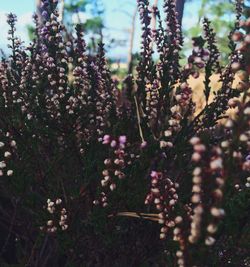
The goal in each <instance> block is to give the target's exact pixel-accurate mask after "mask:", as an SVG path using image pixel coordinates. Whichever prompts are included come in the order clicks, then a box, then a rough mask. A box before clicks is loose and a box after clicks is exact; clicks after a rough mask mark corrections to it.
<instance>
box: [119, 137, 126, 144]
mask: <svg viewBox="0 0 250 267" xmlns="http://www.w3.org/2000/svg"><path fill="white" fill-rule="evenodd" d="M119 142H120V144H125V143H126V142H127V137H126V135H121V136H120V137H119Z"/></svg>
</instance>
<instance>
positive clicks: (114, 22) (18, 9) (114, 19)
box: [0, 0, 201, 57]
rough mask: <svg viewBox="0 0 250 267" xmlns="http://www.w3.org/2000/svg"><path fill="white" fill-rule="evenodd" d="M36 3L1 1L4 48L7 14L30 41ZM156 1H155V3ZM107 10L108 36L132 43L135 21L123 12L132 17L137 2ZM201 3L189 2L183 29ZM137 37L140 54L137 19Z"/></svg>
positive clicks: (121, 1)
mask: <svg viewBox="0 0 250 267" xmlns="http://www.w3.org/2000/svg"><path fill="white" fill-rule="evenodd" d="M35 1H36V0H0V32H1V38H0V48H3V49H5V46H6V42H7V41H6V38H5V37H6V35H7V30H8V28H7V25H6V23H5V15H6V14H7V13H9V12H13V13H15V14H16V15H17V16H18V24H17V32H18V35H19V37H20V38H21V39H22V40H23V41H25V42H28V41H29V39H28V36H27V25H28V24H31V23H32V14H33V12H34V11H35ZM151 2H152V1H151ZM162 2H163V0H159V6H162ZM103 3H104V7H105V17H104V21H105V25H106V27H107V30H106V32H105V34H106V35H109V36H112V37H113V38H115V39H122V40H128V38H129V34H128V29H129V28H130V25H131V22H130V21H131V19H130V18H129V16H128V15H126V14H125V13H124V12H123V11H122V10H126V12H128V13H130V14H132V13H133V11H134V9H135V6H136V0H103ZM200 4H201V1H200V0H193V1H191V2H187V3H186V6H185V12H184V20H183V26H184V28H185V29H188V28H190V27H192V26H193V25H195V24H196V23H197V18H198V15H197V14H198V10H199V7H200ZM135 35H136V38H135V45H134V50H135V51H137V50H138V49H139V45H140V24H139V19H138V17H137V23H136V34H135ZM126 51H127V47H126V46H125V47H117V48H113V49H111V50H110V51H109V54H110V55H111V56H115V57H124V56H126V53H127V52H126Z"/></svg>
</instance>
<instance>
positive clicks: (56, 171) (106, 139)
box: [0, 0, 250, 267]
mask: <svg viewBox="0 0 250 267" xmlns="http://www.w3.org/2000/svg"><path fill="white" fill-rule="evenodd" d="M174 2H175V1H174V0H165V1H164V11H165V16H166V18H165V20H164V22H163V20H162V19H161V16H160V13H159V11H158V10H157V9H156V8H155V9H153V11H150V9H149V3H148V0H138V8H139V13H140V19H141V23H142V50H141V54H140V60H139V63H138V66H137V71H136V74H135V75H134V76H132V75H129V76H128V77H127V78H126V79H125V80H124V81H123V83H122V86H123V89H122V90H121V91H119V90H118V89H117V88H116V87H117V86H118V84H117V81H114V80H113V79H112V77H111V75H110V72H109V70H108V66H107V63H106V59H105V53H104V45H103V44H100V45H99V52H98V54H97V55H88V54H87V53H86V50H85V49H86V45H85V42H84V39H83V32H82V29H81V25H78V26H77V27H76V31H75V38H73V39H71V38H70V39H69V38H68V36H67V35H66V34H65V31H64V26H63V25H61V24H60V23H59V22H58V12H57V10H56V4H57V1H55V0H53V1H52V0H43V1H42V7H41V8H42V17H43V19H42V23H41V24H40V23H39V22H38V19H37V17H36V16H35V17H34V20H35V23H36V31H35V34H36V37H35V39H34V40H33V42H32V43H31V44H30V45H29V46H27V47H24V46H23V44H22V42H21V41H20V40H19V39H18V38H17V37H16V33H15V23H16V17H15V15H13V14H9V15H8V24H9V26H10V30H9V42H10V45H9V48H10V50H11V53H10V55H9V56H3V57H2V60H1V63H0V112H1V113H0V114H1V115H0V153H1V154H0V157H1V159H0V175H1V177H0V192H1V197H0V214H1V216H0V223H1V230H0V231H1V239H0V240H1V243H0V254H1V266H68V267H69V266H119V267H121V266H170V267H171V266H180V267H183V266H200V267H205V266H235V267H236V266H237V267H241V266H249V264H250V259H249V254H248V252H249V247H248V246H249V213H248V210H249V185H250V174H249V172H250V155H249V150H250V149H249V148H250V140H249V138H250V131H249V125H250V103H249V100H248V97H249V90H248V85H249V82H248V80H247V77H245V76H244V77H243V78H244V79H245V80H244V81H243V83H241V86H240V87H238V89H237V88H233V81H234V76H235V72H236V71H237V70H239V69H240V68H241V67H244V58H243V57H242V55H241V53H240V51H239V50H237V46H236V44H235V43H234V41H235V40H234V38H232V37H233V36H235V35H234V34H235V32H237V31H238V30H239V29H240V18H241V12H242V8H241V1H237V2H236V23H235V28H234V29H233V30H232V32H231V33H230V34H229V44H230V49H231V54H230V55H229V64H228V65H227V66H221V64H220V61H219V57H220V53H219V51H218V49H217V46H216V37H215V33H214V31H213V29H212V28H211V26H210V22H209V20H208V19H204V21H203V27H204V36H203V37H198V38H195V39H194V40H193V44H194V48H193V51H192V54H191V56H190V57H189V58H188V59H187V64H186V65H185V66H183V67H182V66H180V65H179V60H180V51H181V47H182V44H183V38H182V34H181V30H180V26H179V25H178V22H177V20H176V13H175V5H174ZM151 12H155V15H156V16H157V18H158V27H157V30H154V31H152V30H151V29H150V18H151V15H152V14H151ZM152 42H154V43H155V47H156V50H157V54H158V55H159V58H158V60H154V59H153V57H152V55H153V50H152V49H153V47H154V46H153V45H152ZM201 71H204V72H205V81H204V94H205V98H206V103H205V105H204V108H203V109H202V110H201V111H200V112H198V113H197V112H196V108H195V103H194V102H193V101H192V88H190V86H189V84H188V80H189V77H190V76H193V77H198V75H199V72H201ZM213 73H219V74H220V80H221V88H220V90H219V91H218V92H217V93H214V94H215V95H213V88H211V85H210V77H211V75H212V74H213ZM229 108H234V109H235V116H234V117H233V118H228V117H227V114H226V111H227V110H228V109H229ZM222 119H223V120H222Z"/></svg>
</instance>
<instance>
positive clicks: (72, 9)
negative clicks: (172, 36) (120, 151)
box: [0, 0, 249, 67]
mask: <svg viewBox="0 0 250 267" xmlns="http://www.w3.org/2000/svg"><path fill="white" fill-rule="evenodd" d="M40 2H41V0H23V1H20V0H9V1H5V0H4V1H3V0H1V1H0V31H1V38H0V48H1V49H2V50H3V51H4V52H7V38H6V37H7V31H8V26H7V24H6V22H5V21H6V14H7V13H10V12H12V13H14V14H16V15H17V17H18V24H17V33H18V35H19V37H20V38H21V39H22V41H24V42H25V43H26V44H27V43H28V42H29V40H31V39H32V31H33V19H32V15H33V14H34V12H35V11H37V10H38V11H39V6H40ZM232 2H233V1H230V0H177V5H178V8H177V9H179V10H180V18H179V19H180V22H182V27H183V30H184V36H185V39H186V40H185V46H184V50H183V51H184V54H188V52H189V50H190V47H191V39H192V37H193V36H197V35H199V34H200V33H201V32H200V27H199V25H200V23H201V19H202V17H204V15H205V16H207V17H208V18H210V19H211V20H212V21H213V26H214V28H215V30H216V32H217V34H218V35H217V36H218V37H217V38H219V39H220V40H219V42H218V43H219V46H220V49H221V51H222V52H223V54H222V60H223V59H225V58H223V57H225V55H226V53H227V51H228V48H227V35H228V32H229V31H230V27H231V26H232V24H233V20H234V16H233V8H234V7H233V3H232ZM246 2H249V1H246ZM150 4H151V6H153V5H155V6H158V8H159V10H160V11H161V14H162V16H163V10H162V6H163V0H151V1H150ZM59 8H60V9H59V12H60V16H61V19H62V20H63V22H64V24H65V25H66V26H67V29H68V31H69V32H72V31H73V28H74V25H75V24H76V23H81V24H83V26H84V29H85V34H86V40H87V43H88V47H89V50H90V51H92V52H94V50H95V46H96V42H98V40H100V39H103V41H104V43H105V48H106V51H107V56H108V58H109V59H110V60H111V62H114V64H120V67H122V66H123V65H124V67H125V66H126V65H127V63H128V61H129V60H131V55H132V54H133V56H136V54H137V53H138V51H139V49H140V23H139V16H138V14H137V1H136V0H59ZM182 13H183V16H182Z"/></svg>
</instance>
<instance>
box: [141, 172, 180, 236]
mask: <svg viewBox="0 0 250 267" xmlns="http://www.w3.org/2000/svg"><path fill="white" fill-rule="evenodd" d="M150 177H151V188H150V193H148V194H147V196H146V199H145V204H146V205H149V204H151V203H154V205H155V207H156V209H157V210H158V212H159V214H158V217H159V224H161V225H162V227H161V234H160V238H161V239H165V238H166V236H167V232H168V231H169V229H171V228H173V227H174V226H175V225H176V223H179V222H180V221H181V219H180V218H179V217H174V210H175V205H176V203H177V200H178V194H177V191H176V189H177V188H178V184H177V183H173V182H172V181H171V179H170V178H168V177H167V176H166V174H163V173H162V172H157V171H152V172H151V174H150Z"/></svg>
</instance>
